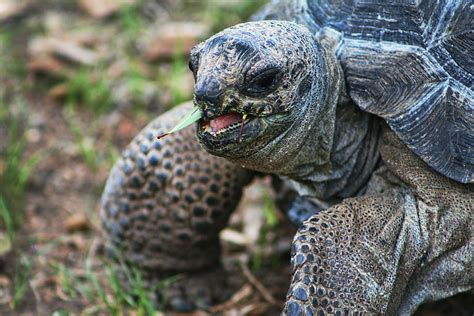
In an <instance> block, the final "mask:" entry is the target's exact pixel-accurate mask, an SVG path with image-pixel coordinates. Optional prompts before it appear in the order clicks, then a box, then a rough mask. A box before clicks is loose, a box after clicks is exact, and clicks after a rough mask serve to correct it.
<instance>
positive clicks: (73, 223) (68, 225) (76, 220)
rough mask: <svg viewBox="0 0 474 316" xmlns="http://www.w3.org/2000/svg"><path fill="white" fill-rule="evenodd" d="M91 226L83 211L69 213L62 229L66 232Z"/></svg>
mask: <svg viewBox="0 0 474 316" xmlns="http://www.w3.org/2000/svg"><path fill="white" fill-rule="evenodd" d="M90 228H91V223H90V222H89V219H88V218H87V216H86V214H84V213H76V214H73V215H71V216H70V217H68V218H67V219H66V221H65V222H64V229H65V230H66V231H67V232H68V233H72V232H76V231H85V230H89V229H90Z"/></svg>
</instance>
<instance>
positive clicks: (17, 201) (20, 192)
mask: <svg viewBox="0 0 474 316" xmlns="http://www.w3.org/2000/svg"><path fill="white" fill-rule="evenodd" d="M0 122H1V123H2V124H4V126H5V127H6V131H7V135H8V136H7V139H6V143H5V144H4V147H3V150H2V152H1V154H2V155H1V156H2V157H3V158H2V160H1V162H2V172H1V173H0V188H1V191H0V211H1V217H0V219H1V220H0V228H1V227H3V228H5V229H6V231H7V234H8V236H9V238H10V239H11V240H13V236H14V231H15V230H16V228H18V227H19V226H20V223H21V220H22V215H23V207H24V197H25V189H26V185H27V182H28V179H29V177H30V175H31V173H32V172H33V170H34V168H35V167H36V165H37V164H38V163H39V161H40V160H41V158H42V154H41V152H39V151H37V152H35V153H33V154H32V155H31V156H30V157H29V158H25V157H24V153H25V150H26V139H25V136H24V134H23V132H22V131H21V129H20V127H19V124H20V123H19V122H20V119H19V118H17V117H16V116H14V115H13V114H12V113H11V112H10V111H9V109H8V108H7V105H6V101H5V102H2V100H0Z"/></svg>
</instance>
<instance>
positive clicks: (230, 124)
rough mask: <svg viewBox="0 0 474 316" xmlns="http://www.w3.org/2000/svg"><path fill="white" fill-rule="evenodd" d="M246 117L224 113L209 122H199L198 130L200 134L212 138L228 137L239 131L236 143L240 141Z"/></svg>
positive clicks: (239, 114)
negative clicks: (205, 134)
mask: <svg viewBox="0 0 474 316" xmlns="http://www.w3.org/2000/svg"><path fill="white" fill-rule="evenodd" d="M247 121H248V117H247V115H245V114H241V113H234V112H231V113H226V114H223V115H220V116H218V117H215V118H213V119H211V120H210V121H205V120H202V119H201V120H200V127H201V128H200V129H201V132H202V133H207V134H210V135H212V136H214V137H218V136H220V135H229V134H232V133H236V132H237V131H239V135H238V141H239V142H241V141H242V136H243V131H244V125H245V123H246V122H247Z"/></svg>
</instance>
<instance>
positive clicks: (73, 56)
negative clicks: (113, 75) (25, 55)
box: [28, 37, 99, 65]
mask: <svg viewBox="0 0 474 316" xmlns="http://www.w3.org/2000/svg"><path fill="white" fill-rule="evenodd" d="M28 52H29V54H30V55H31V56H45V55H46V56H48V55H50V54H55V55H58V56H60V57H62V58H65V59H67V60H69V61H71V62H74V63H78V64H84V65H94V64H95V63H96V62H97V61H98V60H99V54H97V53H96V52H95V51H93V50H90V49H87V48H84V47H82V46H81V44H80V43H76V42H74V41H71V40H67V39H63V38H55V37H40V38H36V39H34V40H33V41H31V42H30V43H29V45H28Z"/></svg>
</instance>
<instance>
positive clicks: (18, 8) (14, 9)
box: [0, 0, 31, 22]
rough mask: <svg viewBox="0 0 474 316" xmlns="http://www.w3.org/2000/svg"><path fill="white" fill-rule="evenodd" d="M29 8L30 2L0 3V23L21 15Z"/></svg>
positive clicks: (3, 0) (7, 0)
mask: <svg viewBox="0 0 474 316" xmlns="http://www.w3.org/2000/svg"><path fill="white" fill-rule="evenodd" d="M30 6H31V2H30V1H18V0H2V1H0V22H2V21H5V20H7V19H11V18H14V17H17V16H20V15H22V14H23V13H24V12H25V11H26V10H27V9H28V8H29V7H30Z"/></svg>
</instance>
